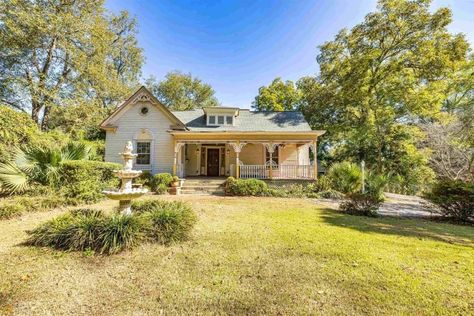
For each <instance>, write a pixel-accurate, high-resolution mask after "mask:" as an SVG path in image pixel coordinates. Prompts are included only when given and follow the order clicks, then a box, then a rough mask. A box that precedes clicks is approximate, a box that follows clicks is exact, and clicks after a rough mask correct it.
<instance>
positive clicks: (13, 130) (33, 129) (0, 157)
mask: <svg viewBox="0 0 474 316" xmlns="http://www.w3.org/2000/svg"><path fill="white" fill-rule="evenodd" d="M38 135H39V130H38V127H37V126H36V124H35V123H34V122H33V120H31V118H30V117H29V116H28V115H27V114H26V113H21V112H19V111H15V110H13V109H11V108H9V107H7V106H6V105H2V104H0V163H1V162H6V161H8V160H9V159H10V158H11V156H12V155H13V154H15V150H16V148H18V147H21V146H23V145H26V144H28V143H30V142H31V141H32V139H33V138H35V137H37V136H38Z"/></svg>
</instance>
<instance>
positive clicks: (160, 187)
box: [155, 183, 168, 195]
mask: <svg viewBox="0 0 474 316" xmlns="http://www.w3.org/2000/svg"><path fill="white" fill-rule="evenodd" d="M167 192H168V186H167V185H165V184H163V183H160V184H158V186H157V187H156V190H155V193H156V194H158V195H162V194H166V193H167Z"/></svg>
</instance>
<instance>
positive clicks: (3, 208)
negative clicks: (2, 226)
mask: <svg viewBox="0 0 474 316" xmlns="http://www.w3.org/2000/svg"><path fill="white" fill-rule="evenodd" d="M72 204H74V200H71V199H66V198H65V197H63V196H61V195H59V194H57V193H56V194H53V193H50V194H48V195H44V196H15V197H10V198H6V199H3V200H1V202H0V219H9V218H12V217H15V216H20V215H22V214H23V213H25V212H38V211H48V210H51V209H53V208H56V207H59V206H64V205H72Z"/></svg>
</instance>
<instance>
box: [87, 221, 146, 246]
mask: <svg viewBox="0 0 474 316" xmlns="http://www.w3.org/2000/svg"><path fill="white" fill-rule="evenodd" d="M144 226H145V225H144V223H143V222H142V221H141V218H139V217H137V216H133V215H132V216H128V215H121V214H114V215H112V216H111V217H108V218H107V219H106V220H103V221H102V225H100V226H99V231H98V234H97V239H96V241H95V247H93V248H92V247H91V248H92V249H94V250H96V251H98V252H99V253H105V254H112V253H118V252H120V251H122V250H125V249H131V248H133V247H134V246H135V245H136V244H138V243H139V241H140V240H141V239H142V237H143V230H144Z"/></svg>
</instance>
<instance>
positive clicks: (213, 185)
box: [181, 179, 226, 195]
mask: <svg viewBox="0 0 474 316" xmlns="http://www.w3.org/2000/svg"><path fill="white" fill-rule="evenodd" d="M225 181H226V179H186V180H185V181H184V183H183V186H182V187H181V194H195V195H224V184H225Z"/></svg>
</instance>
